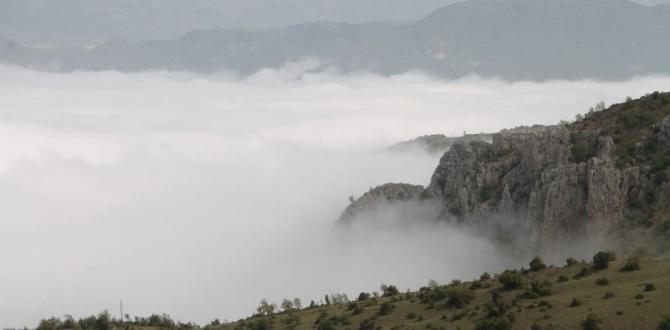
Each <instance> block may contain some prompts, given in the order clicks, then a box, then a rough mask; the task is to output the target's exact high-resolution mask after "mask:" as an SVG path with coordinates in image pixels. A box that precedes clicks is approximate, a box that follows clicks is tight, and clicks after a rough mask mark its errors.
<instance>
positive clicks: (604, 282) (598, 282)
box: [596, 277, 610, 286]
mask: <svg viewBox="0 0 670 330" xmlns="http://www.w3.org/2000/svg"><path fill="white" fill-rule="evenodd" d="M609 284H610V281H609V280H608V279H606V278H604V277H603V278H599V279H597V280H596V285H600V286H605V285H609Z"/></svg>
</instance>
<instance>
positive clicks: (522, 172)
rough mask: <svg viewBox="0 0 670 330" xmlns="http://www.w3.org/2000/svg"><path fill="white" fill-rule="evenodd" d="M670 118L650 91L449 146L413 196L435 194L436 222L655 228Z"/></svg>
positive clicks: (549, 230)
mask: <svg viewBox="0 0 670 330" xmlns="http://www.w3.org/2000/svg"><path fill="white" fill-rule="evenodd" d="M669 115H670V94H659V93H654V94H651V95H648V96H646V97H644V98H642V99H640V100H636V101H629V102H626V103H623V104H619V105H615V106H612V107H611V108H610V109H607V110H602V111H599V112H592V113H590V114H589V115H588V116H587V119H584V120H582V121H579V122H576V123H574V124H567V125H556V126H534V127H522V128H516V129H512V130H505V131H502V132H500V133H498V134H495V135H493V141H492V143H487V142H482V141H470V142H461V143H457V144H455V145H453V146H452V147H451V149H450V150H449V151H447V152H446V153H445V154H444V155H443V156H442V158H441V159H440V161H439V164H438V166H437V168H436V170H435V172H434V173H433V175H432V178H431V180H430V184H429V186H428V187H427V188H426V189H425V190H423V191H421V192H419V191H418V187H417V188H416V189H417V190H416V191H414V193H413V194H412V196H416V197H415V198H416V199H417V201H419V202H423V203H425V202H426V201H432V202H435V201H439V203H438V205H440V206H439V207H440V208H441V211H440V212H439V214H440V216H439V219H435V220H441V221H449V222H452V223H466V224H482V225H484V226H486V225H487V223H488V222H489V221H492V220H499V219H514V221H520V223H523V224H528V225H529V226H530V227H531V228H533V231H534V232H535V233H537V235H538V238H539V240H540V241H556V240H564V239H578V238H587V237H594V236H602V235H605V234H607V233H608V231H610V230H612V229H616V228H619V229H620V228H623V227H631V226H633V227H637V226H638V225H639V224H640V223H644V226H646V227H653V226H654V225H655V224H656V223H658V222H660V221H664V220H666V219H665V218H663V216H664V215H666V214H668V213H667V211H668V208H669V205H670V203H668V199H669V198H668V197H669V196H670V194H669V193H668V192H669V191H670V181H669V180H667V177H669V175H668V167H669V165H670V145H668V140H669V138H670V116H669ZM639 118H646V119H644V120H643V119H639ZM654 118H660V119H658V120H656V119H654ZM631 120H632V122H630V121H631ZM391 187H399V186H398V185H393V186H391ZM375 191H376V190H375ZM387 191H389V188H388V187H387V188H385V189H380V190H378V191H376V194H375V196H376V199H377V200H378V199H385V200H387V201H389V200H394V199H395V198H394V196H396V195H397V194H389V195H383V194H384V193H385V192H387ZM379 194H382V196H379ZM364 198H368V197H366V196H365V195H364ZM433 204H434V203H433ZM354 205H355V207H354ZM367 205H370V203H367V202H363V199H361V200H359V201H355V202H354V203H352V206H350V209H347V211H345V212H344V213H343V215H342V219H345V220H346V221H354V220H352V219H353V218H355V217H356V213H357V212H361V210H362V209H363V208H365V207H366V206H367ZM510 221H511V220H510Z"/></svg>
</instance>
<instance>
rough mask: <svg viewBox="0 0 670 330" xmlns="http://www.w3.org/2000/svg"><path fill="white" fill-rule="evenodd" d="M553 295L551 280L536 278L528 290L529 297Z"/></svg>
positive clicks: (527, 295)
mask: <svg viewBox="0 0 670 330" xmlns="http://www.w3.org/2000/svg"><path fill="white" fill-rule="evenodd" d="M550 295H551V283H550V282H549V281H538V280H534V281H531V282H530V287H529V289H528V290H527V291H526V294H525V296H526V297H527V298H531V299H535V298H538V297H546V296H550Z"/></svg>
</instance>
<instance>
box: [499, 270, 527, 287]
mask: <svg viewBox="0 0 670 330" xmlns="http://www.w3.org/2000/svg"><path fill="white" fill-rule="evenodd" d="M498 282H500V284H502V285H503V288H504V289H505V290H514V289H518V288H520V287H521V285H522V284H523V279H522V278H521V275H519V273H517V272H516V271H510V270H506V271H504V272H503V273H502V274H500V276H498Z"/></svg>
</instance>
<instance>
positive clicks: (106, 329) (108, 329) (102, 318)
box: [95, 311, 112, 330]
mask: <svg viewBox="0 0 670 330" xmlns="http://www.w3.org/2000/svg"><path fill="white" fill-rule="evenodd" d="M110 321H111V317H110V316H109V312H107V311H104V312H102V313H100V314H99V315H98V318H97V319H96V320H95V330H112V325H111V323H110Z"/></svg>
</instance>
